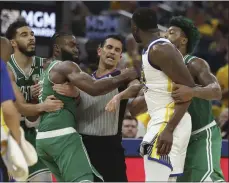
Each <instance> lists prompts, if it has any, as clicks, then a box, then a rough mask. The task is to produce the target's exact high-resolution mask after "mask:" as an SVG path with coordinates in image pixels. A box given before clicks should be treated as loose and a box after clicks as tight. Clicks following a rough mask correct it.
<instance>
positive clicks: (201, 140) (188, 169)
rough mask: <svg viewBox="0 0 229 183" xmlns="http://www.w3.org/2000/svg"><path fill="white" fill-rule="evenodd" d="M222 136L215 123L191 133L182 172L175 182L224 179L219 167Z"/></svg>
mask: <svg viewBox="0 0 229 183" xmlns="http://www.w3.org/2000/svg"><path fill="white" fill-rule="evenodd" d="M221 146H222V138H221V133H220V129H219V127H218V126H217V125H215V126H212V127H211V128H208V129H206V130H204V131H201V132H199V133H197V134H195V135H192V136H191V138H190V141H189V145H188V149H187V155H186V159H185V167H184V174H183V176H181V177H178V178H177V182H203V181H224V176H223V173H222V170H221V167H220V158H221Z"/></svg>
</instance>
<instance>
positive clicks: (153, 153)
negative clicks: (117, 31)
mask: <svg viewBox="0 0 229 183" xmlns="http://www.w3.org/2000/svg"><path fill="white" fill-rule="evenodd" d="M131 29H132V33H133V36H134V38H135V40H136V42H138V43H141V44H142V46H143V47H144V50H143V54H142V62H143V71H144V75H145V80H146V86H147V88H148V89H147V91H146V92H145V94H144V95H145V100H146V103H147V107H148V112H149V114H150V116H151V120H150V121H149V123H148V126H147V133H146V135H145V136H144V138H143V141H142V144H141V150H140V151H141V154H142V155H143V156H144V167H145V175H146V176H145V177H146V179H145V180H146V181H168V180H169V176H170V175H172V172H173V176H177V175H178V174H182V173H183V166H184V161H185V156H186V149H187V146H188V141H189V138H190V135H191V117H190V115H189V114H188V113H187V109H188V107H189V104H190V101H188V102H185V103H181V104H174V102H173V99H172V97H171V92H172V87H173V86H172V82H175V83H178V84H183V85H188V86H189V87H194V81H193V79H192V77H191V75H190V73H189V72H188V69H187V68H186V67H185V64H184V63H183V57H182V55H181V53H180V52H179V51H178V50H177V49H176V48H175V47H174V45H172V44H171V43H170V41H169V40H167V39H164V38H159V30H158V27H157V16H156V13H155V12H154V11H153V10H152V9H149V8H139V9H137V10H136V11H135V12H134V14H133V16H132V21H131ZM173 180H175V179H173Z"/></svg>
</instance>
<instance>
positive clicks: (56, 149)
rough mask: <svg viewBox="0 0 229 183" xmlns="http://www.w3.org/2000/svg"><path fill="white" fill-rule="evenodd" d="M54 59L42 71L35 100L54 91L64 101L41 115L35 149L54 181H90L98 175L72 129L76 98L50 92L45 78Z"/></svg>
mask: <svg viewBox="0 0 229 183" xmlns="http://www.w3.org/2000/svg"><path fill="white" fill-rule="evenodd" d="M58 63H60V61H53V62H51V64H50V65H49V67H48V68H47V69H46V70H45V71H44V74H43V76H42V77H43V78H42V81H41V82H42V92H41V95H40V97H39V100H40V102H42V101H44V100H45V99H46V98H47V96H49V95H54V96H55V97H56V98H58V99H59V100H61V101H62V102H63V103H64V108H63V109H61V110H59V111H56V112H50V113H44V114H43V115H42V116H41V121H40V124H39V127H38V134H37V140H36V148H37V153H38V156H39V158H40V159H41V160H42V161H43V162H44V163H45V164H46V165H47V167H48V168H49V169H50V170H51V171H52V173H53V174H54V175H55V177H56V179H57V180H58V182H65V181H66V182H80V181H82V180H89V181H93V180H94V175H96V176H98V177H100V175H99V174H98V173H97V172H96V171H95V169H94V168H93V166H92V165H91V163H90V160H89V158H88V155H87V152H86V149H85V147H84V145H83V142H82V139H81V136H80V135H79V134H78V132H77V131H76V130H75V129H76V100H75V98H71V97H66V96H63V95H59V94H57V93H56V92H54V91H53V89H52V86H53V83H52V81H50V79H49V72H50V70H51V69H52V68H53V66H55V65H56V64H58ZM93 174H94V175H93ZM100 178H102V177H100Z"/></svg>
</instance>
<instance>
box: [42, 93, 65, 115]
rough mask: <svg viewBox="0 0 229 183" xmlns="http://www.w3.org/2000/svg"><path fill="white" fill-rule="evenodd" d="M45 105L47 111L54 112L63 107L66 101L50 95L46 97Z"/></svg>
mask: <svg viewBox="0 0 229 183" xmlns="http://www.w3.org/2000/svg"><path fill="white" fill-rule="evenodd" d="M43 107H44V109H43V111H45V112H54V111H58V110H60V109H62V108H63V107H64V103H63V102H62V101H61V100H57V99H56V97H55V96H54V95H50V96H48V97H47V98H46V99H45V101H44V103H43Z"/></svg>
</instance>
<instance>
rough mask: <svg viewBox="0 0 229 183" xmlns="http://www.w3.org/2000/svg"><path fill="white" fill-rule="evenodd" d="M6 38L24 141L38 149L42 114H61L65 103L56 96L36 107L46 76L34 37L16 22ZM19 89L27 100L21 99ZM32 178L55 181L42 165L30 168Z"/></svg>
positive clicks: (23, 23) (21, 23) (32, 179)
mask: <svg viewBox="0 0 229 183" xmlns="http://www.w3.org/2000/svg"><path fill="white" fill-rule="evenodd" d="M6 36H7V37H8V39H9V40H10V41H11V45H12V46H13V49H14V54H13V55H11V58H10V61H9V62H8V66H9V73H10V76H11V81H12V84H13V88H14V91H15V94H16V106H17V108H18V110H19V112H20V113H21V114H23V115H25V116H26V117H25V116H22V117H21V126H22V128H23V129H24V131H25V138H26V139H27V140H28V141H29V142H30V143H31V144H32V145H33V146H34V147H35V139H36V129H35V126H36V125H37V123H38V121H39V117H38V116H39V113H40V112H43V111H56V110H59V109H60V108H62V107H63V103H62V102H61V101H59V100H53V99H55V97H54V96H49V97H48V99H47V100H46V101H44V103H42V104H36V103H37V102H38V100H37V96H38V93H39V89H40V88H39V85H38V84H35V83H37V81H38V77H39V76H40V75H41V74H42V72H43V68H42V66H43V59H42V58H40V57H36V56H34V54H35V37H34V33H33V31H32V30H31V28H30V27H29V26H28V25H27V24H26V23H25V22H23V21H16V22H14V23H12V24H11V25H10V26H9V28H8V30H7V32H6ZM18 87H19V88H20V90H21V92H22V93H23V95H24V97H22V96H21V93H20V92H19V91H18ZM24 98H25V100H26V102H27V103H34V104H24ZM35 104H36V105H35ZM36 115H37V116H36ZM33 116H36V117H35V118H34V117H33ZM29 174H30V175H29V178H28V181H43V182H45V181H46V182H50V181H52V177H51V173H50V171H49V170H48V169H47V167H46V166H45V165H44V164H43V163H42V162H41V161H38V163H37V164H35V165H34V166H32V167H29Z"/></svg>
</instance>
